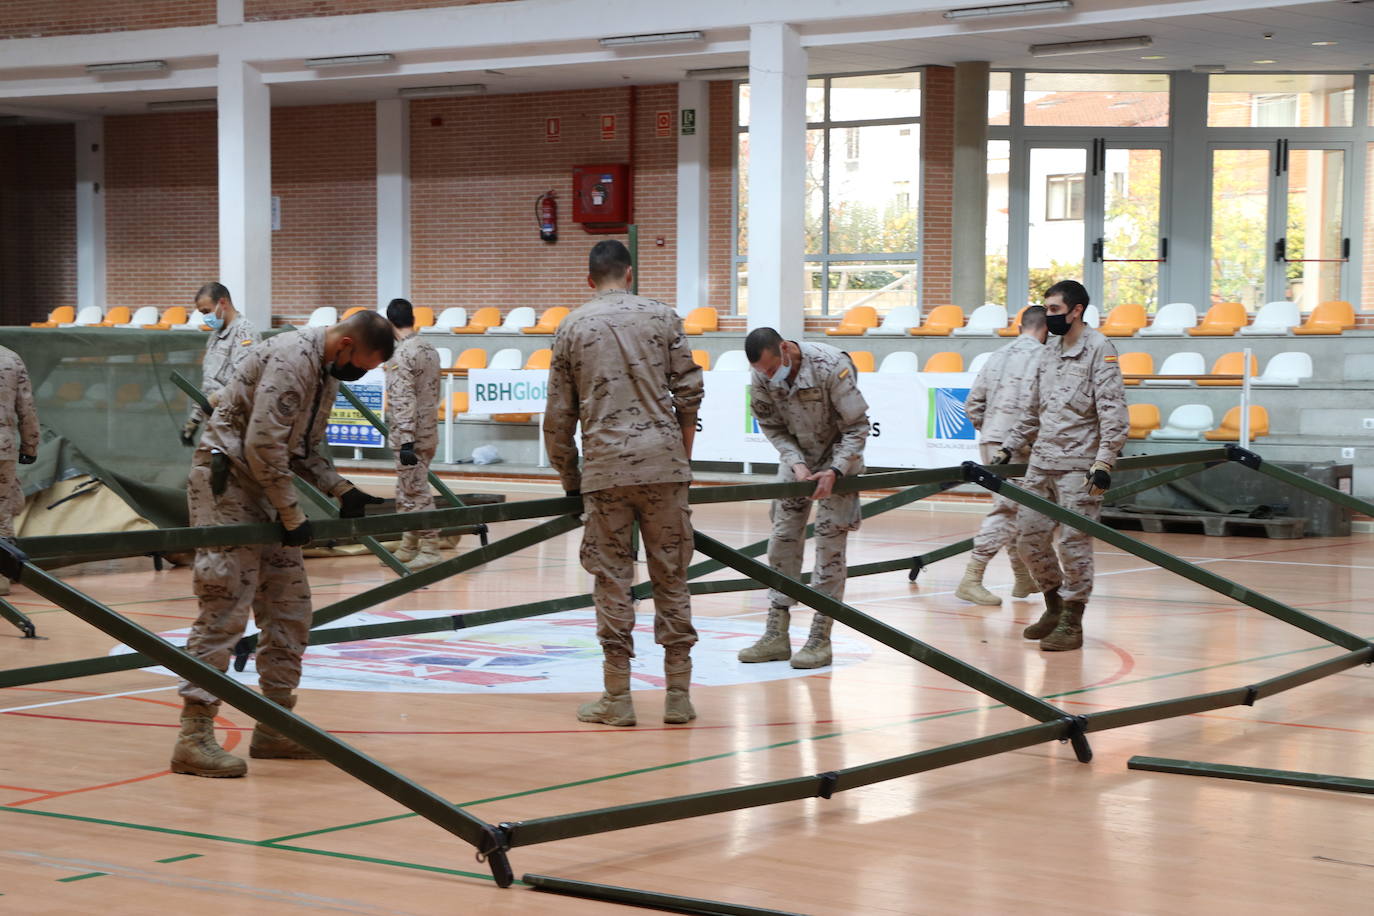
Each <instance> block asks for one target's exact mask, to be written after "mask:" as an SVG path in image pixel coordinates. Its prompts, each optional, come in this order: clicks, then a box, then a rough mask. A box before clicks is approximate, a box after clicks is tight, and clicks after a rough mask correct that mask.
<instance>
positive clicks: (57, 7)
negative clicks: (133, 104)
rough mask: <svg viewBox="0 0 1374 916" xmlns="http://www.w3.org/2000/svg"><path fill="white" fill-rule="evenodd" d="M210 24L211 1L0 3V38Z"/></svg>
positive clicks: (13, 0)
mask: <svg viewBox="0 0 1374 916" xmlns="http://www.w3.org/2000/svg"><path fill="white" fill-rule="evenodd" d="M214 24H215V0H155V2H150V0H5V2H3V3H0V38H37V37H39V36H45V35H86V34H91V33H93V32H124V31H130V30H134V29H169V28H173V27H175V26H188V25H214ZM91 63H98V61H91Z"/></svg>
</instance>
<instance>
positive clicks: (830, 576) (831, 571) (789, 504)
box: [768, 475, 863, 607]
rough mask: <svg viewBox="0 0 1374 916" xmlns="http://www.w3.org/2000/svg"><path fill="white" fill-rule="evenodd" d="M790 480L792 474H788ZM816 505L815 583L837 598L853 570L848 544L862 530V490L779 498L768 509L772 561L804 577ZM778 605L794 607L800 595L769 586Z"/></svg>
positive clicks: (786, 572) (792, 576) (782, 570)
mask: <svg viewBox="0 0 1374 916" xmlns="http://www.w3.org/2000/svg"><path fill="white" fill-rule="evenodd" d="M784 476H785V477H786V479H788V480H790V479H791V476H790V475H784ZM812 505H815V506H816V563H815V565H814V566H813V567H812V570H811V587H812V588H814V589H815V590H816V591H818V592H821V593H823V594H826V595H829V596H830V597H831V598H834V599H835V600H836V601H842V600H843V599H844V583H845V579H846V578H847V576H848V573H849V567H848V566H847V565H846V562H845V548H846V547H847V546H848V542H849V532H851V531H858V530H859V523H860V521H862V518H863V517H862V516H861V515H860V514H859V494H858V493H844V494H842V495H839V496H831V497H829V498H827V499H822V500H813V499H809V498H807V497H805V496H802V497H798V498H796V499H775V500H773V505H772V506H771V507H770V508H769V510H768V517H769V518H770V519H772V521H773V533H772V534H771V535H770V536H769V538H768V565H769V566H771V567H773V569H775V570H777V571H778V572H780V573H782V574H783V575H784V576H787V577H788V578H790V579H798V580H800V579H801V567H802V554H803V553H804V552H805V551H806V522H807V519H808V518H809V517H810V515H811V506H812ZM768 600H769V601H770V602H772V604H773V605H774V606H775V607H791V606H792V605H794V604H796V603H797V599H795V598H789V597H787V596H786V595H784V594H783V593H782V592H780V591H777V590H775V589H769V590H768Z"/></svg>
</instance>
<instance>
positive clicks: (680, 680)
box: [663, 646, 697, 725]
mask: <svg viewBox="0 0 1374 916" xmlns="http://www.w3.org/2000/svg"><path fill="white" fill-rule="evenodd" d="M691 652H692V650H691V648H690V647H688V646H669V647H668V648H666V649H664V650H663V676H664V678H666V679H667V681H668V692H667V695H666V696H665V697H664V700H663V721H664V722H666V723H668V724H669V725H683V724H685V723H687V722H691V721H692V720H693V719H695V718H696V717H697V711H696V710H695V709H693V708H692V698H691V696H690V695H689V694H688V691H689V690H690V689H691V687H692V656H691Z"/></svg>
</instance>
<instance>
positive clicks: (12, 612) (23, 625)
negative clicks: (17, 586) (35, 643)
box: [0, 598, 38, 639]
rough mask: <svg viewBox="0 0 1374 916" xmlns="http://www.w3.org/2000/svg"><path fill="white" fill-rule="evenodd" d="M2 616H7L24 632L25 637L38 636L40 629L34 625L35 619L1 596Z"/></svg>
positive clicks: (0, 615)
mask: <svg viewBox="0 0 1374 916" xmlns="http://www.w3.org/2000/svg"><path fill="white" fill-rule="evenodd" d="M0 617H3V618H5V619H6V620H8V621H9V622H10V623H12V624H14V625H15V626H16V627H18V628H19V632H21V633H23V634H24V638H25V639H37V638H38V630H37V629H36V628H35V627H34V625H33V621H32V620H30V619H29V618H28V615H27V614H25V613H24V612H23V611H21V610H19V608H17V607H15V606H14V605H12V604H10V603H9V602H8V601H6V600H5V599H4V598H0Z"/></svg>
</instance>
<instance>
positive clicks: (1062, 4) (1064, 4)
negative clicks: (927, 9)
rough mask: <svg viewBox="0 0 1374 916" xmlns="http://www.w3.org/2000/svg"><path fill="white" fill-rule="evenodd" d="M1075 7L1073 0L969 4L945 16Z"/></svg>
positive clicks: (954, 17)
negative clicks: (996, 4)
mask: <svg viewBox="0 0 1374 916" xmlns="http://www.w3.org/2000/svg"><path fill="white" fill-rule="evenodd" d="M1071 9H1073V2H1072V0H1040V2H1038V3H1007V4H1003V5H1002V6H969V7H965V8H964V9H959V10H950V11H949V12H947V13H945V18H946V19H950V20H959V19H982V18H984V17H985V16H1017V15H1021V14H1023V13H1053V12H1055V11H1057V10H1071Z"/></svg>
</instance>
